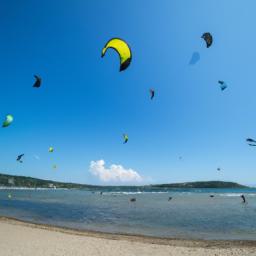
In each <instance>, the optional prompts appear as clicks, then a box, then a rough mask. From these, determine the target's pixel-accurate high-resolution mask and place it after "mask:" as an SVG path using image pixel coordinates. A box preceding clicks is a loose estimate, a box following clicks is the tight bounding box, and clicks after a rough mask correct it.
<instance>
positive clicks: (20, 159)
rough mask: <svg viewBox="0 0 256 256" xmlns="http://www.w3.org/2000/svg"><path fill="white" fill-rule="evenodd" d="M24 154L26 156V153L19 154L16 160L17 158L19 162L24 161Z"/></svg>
mask: <svg viewBox="0 0 256 256" xmlns="http://www.w3.org/2000/svg"><path fill="white" fill-rule="evenodd" d="M23 156H24V154H21V155H19V156H18V157H17V159H16V160H17V161H18V162H20V163H23V161H22V157H23Z"/></svg>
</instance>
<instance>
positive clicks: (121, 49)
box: [101, 38, 132, 71]
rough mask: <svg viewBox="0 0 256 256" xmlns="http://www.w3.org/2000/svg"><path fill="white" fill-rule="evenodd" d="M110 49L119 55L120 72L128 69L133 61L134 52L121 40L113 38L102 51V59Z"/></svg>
mask: <svg viewBox="0 0 256 256" xmlns="http://www.w3.org/2000/svg"><path fill="white" fill-rule="evenodd" d="M108 48H112V49H114V50H115V51H116V52H117V53H118V54H119V58H120V71H123V70H125V69H126V68H128V66H129V65H130V63H131V60H132V52H131V49H130V47H129V45H128V44H127V43H126V42H125V41H124V40H122V39H120V38H112V39H110V40H109V41H108V42H107V43H106V45H105V46H104V48H103V49H102V53H101V57H104V56H105V53H106V51H107V49H108Z"/></svg>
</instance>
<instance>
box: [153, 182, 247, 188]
mask: <svg viewBox="0 0 256 256" xmlns="http://www.w3.org/2000/svg"><path fill="white" fill-rule="evenodd" d="M153 187H158V188H246V186H243V185H240V184H238V183H235V182H225V181H197V182H185V183H173V184H161V185H153Z"/></svg>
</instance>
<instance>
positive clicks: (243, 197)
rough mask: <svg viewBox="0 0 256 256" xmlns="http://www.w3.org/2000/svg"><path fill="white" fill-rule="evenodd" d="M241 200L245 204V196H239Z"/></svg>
mask: <svg viewBox="0 0 256 256" xmlns="http://www.w3.org/2000/svg"><path fill="white" fill-rule="evenodd" d="M241 198H242V199H243V203H244V204H245V203H246V200H245V196H244V195H241Z"/></svg>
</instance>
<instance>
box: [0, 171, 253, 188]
mask: <svg viewBox="0 0 256 256" xmlns="http://www.w3.org/2000/svg"><path fill="white" fill-rule="evenodd" d="M6 188H12V189H87V190H104V189H108V188H110V189H111V188H112V189H118V188H120V189H123V188H126V189H137V190H142V191H143V190H147V189H151V190H154V189H155V190H157V189H195V188H198V189H199V188H222V189H225V188H249V187H248V186H244V185H241V184H238V183H235V182H227V181H196V182H183V183H170V184H153V185H144V186H99V185H88V184H78V183H66V182H58V181H52V180H43V179H37V178H32V177H26V176H15V175H8V174H0V189H6Z"/></svg>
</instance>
